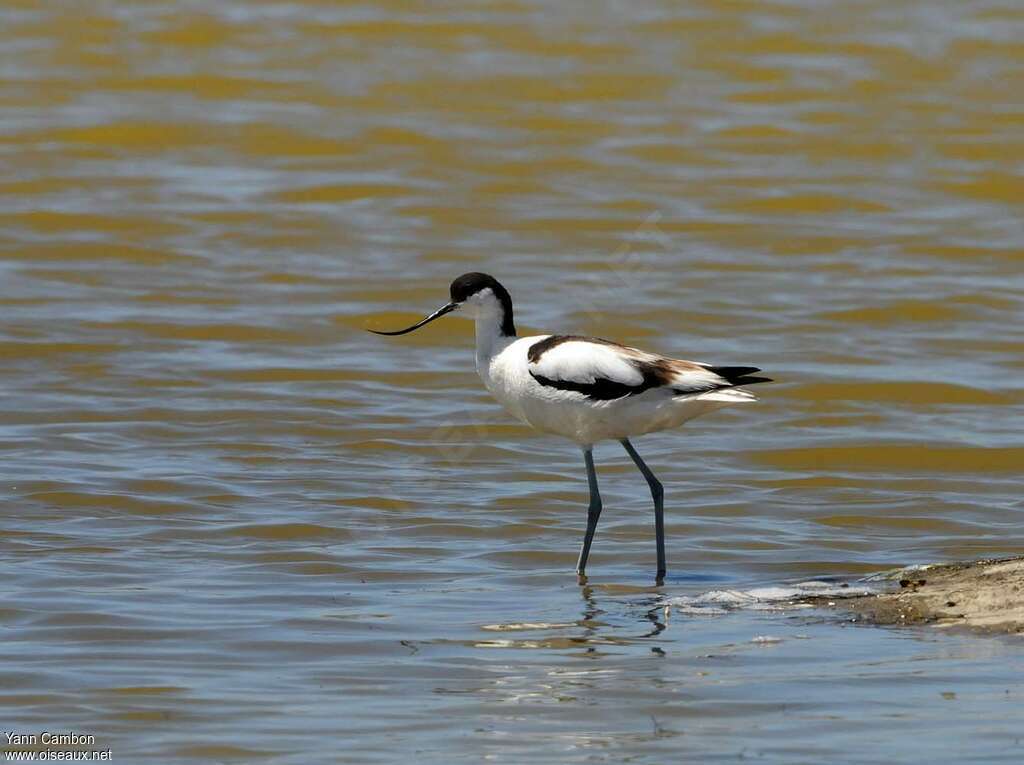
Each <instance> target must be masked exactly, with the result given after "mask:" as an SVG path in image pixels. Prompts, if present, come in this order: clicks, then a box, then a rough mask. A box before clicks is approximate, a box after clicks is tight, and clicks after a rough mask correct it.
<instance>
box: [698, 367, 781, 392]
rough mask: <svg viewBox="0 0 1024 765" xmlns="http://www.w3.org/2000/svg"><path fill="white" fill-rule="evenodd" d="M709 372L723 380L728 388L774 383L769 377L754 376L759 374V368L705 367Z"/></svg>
mask: <svg viewBox="0 0 1024 765" xmlns="http://www.w3.org/2000/svg"><path fill="white" fill-rule="evenodd" d="M706 369H707V370H708V371H709V372H714V373H715V374H716V375H718V376H719V377H721V378H722V379H724V380H725V381H726V382H727V383H729V385H730V386H733V387H735V386H739V385H754V384H756V383H765V382H775V381H774V380H773V379H772V378H770V377H761V376H760V375H755V374H754V373H755V372H760V371H761V369H760V367H712V366H709V367H706Z"/></svg>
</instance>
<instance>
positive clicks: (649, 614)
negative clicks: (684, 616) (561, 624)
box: [578, 584, 668, 656]
mask: <svg viewBox="0 0 1024 765" xmlns="http://www.w3.org/2000/svg"><path fill="white" fill-rule="evenodd" d="M580 597H582V598H583V616H582V618H581V619H580V620H579V622H578V623H579V625H580V626H581V627H583V635H582V637H581V642H585V643H586V642H591V641H592V642H594V643H605V644H607V643H608V642H609V638H610V636H609V635H599V634H598V630H599V628H601V627H608V626H609V625H608V624H607V623H606V622H604V621H601V620H600V619H599V618H598V617H600V616H601V615H602V614H604V613H606V612H605V610H604V609H602V608H601V607H600V606H598V604H597V598H596V588H595V587H593V586H590V585H586V584H585V585H583V586H582V587H580ZM638 605H640V606H641V607H642V608H643V615H644V616H643V619H644V621H645V622H650V628H649V629H648V630H647V631H645V632H643V633H642V634H639V635H635V636H623V635H616V636H615V637H614V638H613V640H614V642H621V643H628V642H632V641H635V640H647V639H650V638H655V637H657V636H658V635H660V634H661V633H662V632H664V631H665V628H666V627H667V626H668V625H667V624H666V622H665V621H664V620H663V617H664V613H665V610H664V605H663V604H662V603H661V602H659V600H658V598H645V599H644V600H643V601H642V602H641V603H639V604H638ZM587 650H588V652H594V651H595V649H594V647H593V646H589V647H588V649H587ZM651 651H652V653H656V654H658V655H659V656H664V655H665V651H664V649H662V648H661V647H659V646H653V647H652V648H651Z"/></svg>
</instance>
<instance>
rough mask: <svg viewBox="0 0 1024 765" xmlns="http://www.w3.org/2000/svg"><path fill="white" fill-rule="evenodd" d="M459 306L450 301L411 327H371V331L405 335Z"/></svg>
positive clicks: (376, 333) (381, 333)
mask: <svg viewBox="0 0 1024 765" xmlns="http://www.w3.org/2000/svg"><path fill="white" fill-rule="evenodd" d="M458 307H459V304H458V303H448V304H447V305H443V306H441V307H440V308H438V309H437V310H436V311H434V312H433V313H432V314H430V316H428V317H427V318H425V319H424V320H423V321H418V322H416V323H415V324H413V325H412V326H411V327H406V328H405V329H399V330H397V331H395V332H378V331H377V330H375V329H371V330H369V331H370V332H372V333H373V334H375V335H404V334H405V333H406V332H412V331H413V330H414V329H419V328H420V327H422V326H423V325H424V324H429V323H430V322H432V321H433V320H434V319H439V318H441V317H442V316H444V315H445V314H446V313H450V312H452V311H454V310H455V309H456V308H458Z"/></svg>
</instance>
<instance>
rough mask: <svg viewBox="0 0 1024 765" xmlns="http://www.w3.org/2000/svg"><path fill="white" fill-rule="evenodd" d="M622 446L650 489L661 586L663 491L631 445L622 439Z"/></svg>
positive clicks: (663, 530) (663, 523) (663, 560)
mask: <svg viewBox="0 0 1024 765" xmlns="http://www.w3.org/2000/svg"><path fill="white" fill-rule="evenodd" d="M622 445H623V446H624V447H625V448H626V453H627V454H628V455H629V456H630V457H632V458H633V462H635V463H636V466H637V467H638V468H640V472H641V473H643V476H644V478H646V479H647V485H648V486H650V487H651V498H652V499H653V500H654V535H655V538H656V540H657V545H658V575H657V578H656V583H657V584H658V585H661V584H662V583H664V581H665V504H664V498H665V490H664V489H663V488H662V486H661V481H659V480H658V479H657V478H656V477H655V475H654V473H652V472H651V469H650V468H649V467H647V463H646V462H644V461H643V460H642V459H640V455H639V454H637V453H636V449H634V448H633V444H631V443H630V442H629V439H628V438H623V439H622Z"/></svg>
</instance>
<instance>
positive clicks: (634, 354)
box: [470, 305, 757, 447]
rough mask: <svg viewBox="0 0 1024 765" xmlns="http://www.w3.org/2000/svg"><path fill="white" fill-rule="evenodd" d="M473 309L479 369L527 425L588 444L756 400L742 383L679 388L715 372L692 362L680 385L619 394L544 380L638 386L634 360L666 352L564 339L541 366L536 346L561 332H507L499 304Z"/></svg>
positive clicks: (489, 387)
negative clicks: (534, 355)
mask: <svg viewBox="0 0 1024 765" xmlns="http://www.w3.org/2000/svg"><path fill="white" fill-rule="evenodd" d="M470 312H471V315H472V314H475V316H474V318H475V319H476V370H477V373H478V374H479V375H480V379H481V380H483V383H484V386H485V387H486V388H487V390H488V391H489V392H490V393H491V395H492V396H494V398H496V399H497V400H498V401H499V402H500V403H501V404H502V405H503V406H504V407H505V409H507V410H508V411H509V412H510V413H511V414H512V415H513V416H515V417H516V418H517V419H519V420H521V421H522V422H524V423H526V424H527V425H530V426H531V427H533V428H536V429H537V430H539V431H542V432H545V433H553V434H555V435H559V436H563V437H564V438H568V439H570V440H572V441H574V442H576V443H577V444H579V445H580V446H583V447H587V446H591V445H593V444H595V443H597V442H598V441H605V440H609V439H615V440H622V439H623V438H629V437H630V436H638V435H642V434H644V433H653V432H655V431H659V430H666V429H668V428H675V427H678V426H680V425H682V424H683V423H684V422H686V421H688V420H692V419H693V418H695V417H699V416H701V415H702V414H707V413H708V412H712V411H714V410H716V409H720V408H721V407H723V406H727V405H729V404H738V403H744V402H750V401H756V400H757V399H756V398H755V396H754V395H753V394H751V393H749V392H748V391H745V390H742V389H740V388H727V389H723V390H712V391H700V390H697V391H695V392H688V393H680V392H677V391H678V390H679V389H684V390H685V389H686V388H687V387H691V385H692V384H693V383H698V384H699V383H704V382H707V381H708V380H710V379H711V378H713V377H715V376H714V374H713V373H711V372H706V371H705V370H703V369H700V368H698V365H689V364H687V363H686V362H677V363H680V364H682V365H683V366H681V368H680V369H679V370H678V371H677V372H676V373H675V377H674V379H675V381H676V383H675V385H676V387H671V386H669V385H661V386H657V387H652V388H650V389H648V390H645V391H643V392H642V393H639V394H635V395H626V396H622V397H619V398H612V399H605V400H593V399H592V398H590V397H588V396H586V395H583V394H582V393H578V392H576V391H572V390H560V389H557V388H553V387H550V386H547V385H542V384H541V383H539V382H537V379H536V377H535V375H537V374H541V375H543V376H544V377H547V378H554V379H563V380H575V381H578V382H580V383H587V382H591V383H592V382H594V380H595V379H597V378H603V379H611V380H616V381H619V382H621V383H622V384H633V383H636V382H638V380H639V379H640V373H639V372H638V371H637V370H636V369H635V368H634V367H633V366H632V364H631V361H632V360H635V359H637V358H641V359H651V360H657V359H664V357H660V356H656V355H654V354H645V353H644V352H643V351H638V350H636V349H633V348H628V347H624V346H617V345H612V344H595V343H594V342H592V341H587V340H584V339H580V340H578V341H569V342H564V343H561V344H559V345H558V346H557V347H554V348H552V349H551V350H549V351H547V352H546V353H545V354H544V355H543V356H542V357H541V358H540V359H539V360H538V361H537V362H535V363H534V362H531V361H530V357H529V354H530V349H531V348H533V347H534V346H536V345H537V343H539V342H541V341H543V340H546V339H549V338H552V337H554V336H552V335H533V336H530V337H505V336H503V335H502V334H501V332H500V326H501V324H500V318H501V317H500V314H498V313H496V312H495V310H493V307H492V306H487V305H481V306H479V307H476V310H475V311H474V310H473V309H472V308H471V309H470ZM664 360H665V361H676V360H673V359H664Z"/></svg>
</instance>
